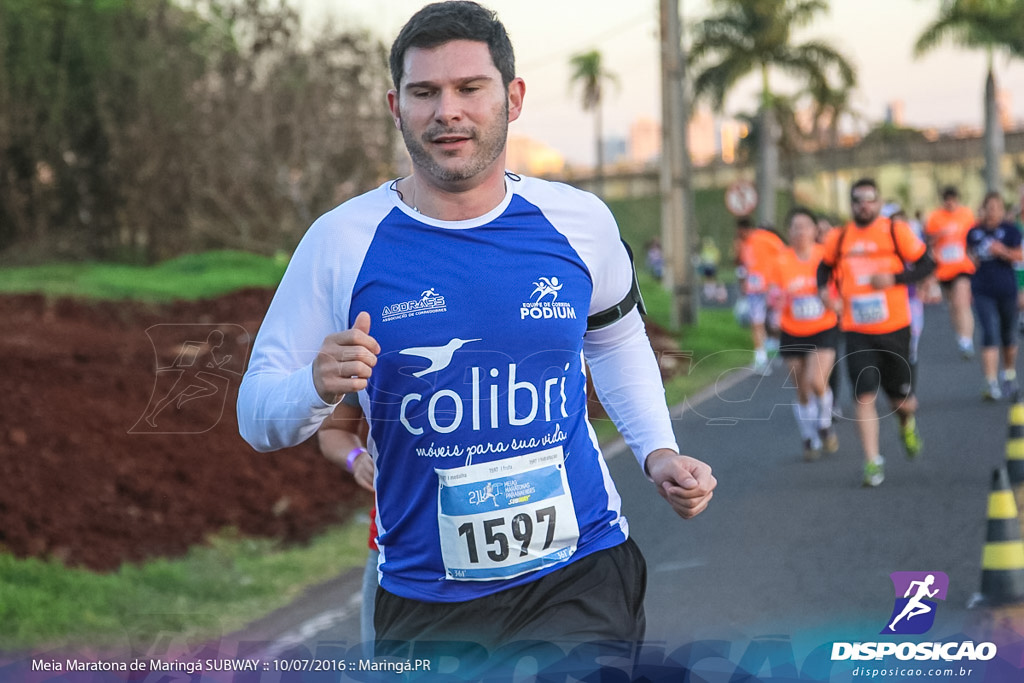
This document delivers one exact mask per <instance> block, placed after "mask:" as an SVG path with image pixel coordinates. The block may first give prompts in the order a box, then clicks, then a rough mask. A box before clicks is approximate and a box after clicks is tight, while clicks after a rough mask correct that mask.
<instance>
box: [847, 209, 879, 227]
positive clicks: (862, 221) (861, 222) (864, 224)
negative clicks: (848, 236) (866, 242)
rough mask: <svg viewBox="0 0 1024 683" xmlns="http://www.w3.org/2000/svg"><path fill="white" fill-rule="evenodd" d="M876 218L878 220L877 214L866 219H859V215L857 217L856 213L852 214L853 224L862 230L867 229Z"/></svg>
mask: <svg viewBox="0 0 1024 683" xmlns="http://www.w3.org/2000/svg"><path fill="white" fill-rule="evenodd" d="M876 218H878V214H877V213H876V214H874V215H873V216H869V217H868V218H861V217H860V216H859V215H857V213H856V212H854V214H853V222H854V223H856V224H857V225H859V226H860V227H862V228H864V227H867V226H869V225H871V224H872V223H874V222H875V219H876Z"/></svg>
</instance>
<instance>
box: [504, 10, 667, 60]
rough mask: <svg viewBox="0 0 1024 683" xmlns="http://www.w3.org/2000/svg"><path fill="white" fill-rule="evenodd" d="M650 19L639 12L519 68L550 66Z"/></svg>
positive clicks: (647, 14)
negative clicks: (570, 45) (625, 20)
mask: <svg viewBox="0 0 1024 683" xmlns="http://www.w3.org/2000/svg"><path fill="white" fill-rule="evenodd" d="M651 19H652V17H651V16H650V13H647V12H645V13H644V14H639V15H637V16H635V17H633V18H632V19H630V20H629V21H627V22H626V23H624V24H617V25H616V26H614V27H612V28H609V29H608V30H607V31H604V32H602V33H599V34H598V35H596V36H593V37H591V38H588V39H587V40H581V41H580V42H579V43H577V44H576V47H573V48H571V49H569V48H562V49H561V50H559V51H558V52H552V53H550V54H548V55H546V56H544V57H538V58H537V59H533V60H531V61H529V62H527V63H526V64H524V65H523V66H522V67H521V70H522V71H523V72H526V71H528V70H534V69H541V68H543V67H546V66H550V65H551V64H555V63H559V62H561V61H564V59H565V57H566V56H568V55H571V54H575V53H578V52H580V51H581V50H584V49H586V48H589V47H592V46H593V45H594V43H600V42H601V41H603V40H605V39H607V38H613V37H621V36H622V34H623V33H624V32H626V31H628V30H629V29H631V28H634V27H636V26H639V25H640V24H643V23H644V22H650V21H651Z"/></svg>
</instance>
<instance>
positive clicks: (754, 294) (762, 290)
mask: <svg viewBox="0 0 1024 683" xmlns="http://www.w3.org/2000/svg"><path fill="white" fill-rule="evenodd" d="M785 247H786V245H785V243H783V241H782V240H781V239H780V238H779V236H778V235H776V234H775V233H774V232H772V231H771V230H765V229H764V228H758V227H756V226H755V225H754V222H753V221H752V220H750V218H748V217H745V216H744V217H741V218H739V219H737V220H736V243H735V248H736V262H737V264H738V267H737V269H736V270H737V273H738V275H739V278H740V293H741V295H742V296H743V297H744V301H745V305H746V307H747V312H748V314H749V317H750V335H751V338H752V341H753V344H754V366H753V369H754V372H756V373H758V374H761V375H767V374H768V373H770V372H771V364H770V361H769V359H768V351H767V349H766V348H765V344H766V342H767V339H768V331H767V322H768V274H769V273H770V272H771V270H772V268H773V267H774V263H775V260H776V258H778V255H779V253H780V252H781V251H782V250H783V249H785Z"/></svg>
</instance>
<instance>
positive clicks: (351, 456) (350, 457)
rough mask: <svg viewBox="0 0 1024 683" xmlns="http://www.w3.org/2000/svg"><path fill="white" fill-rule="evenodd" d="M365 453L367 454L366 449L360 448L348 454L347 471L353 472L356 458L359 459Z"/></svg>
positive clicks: (346, 459) (346, 460)
mask: <svg viewBox="0 0 1024 683" xmlns="http://www.w3.org/2000/svg"><path fill="white" fill-rule="evenodd" d="M365 452H366V449H365V448H363V447H362V446H359V447H358V448H353V449H352V450H350V451H349V452H348V457H346V458H345V469H347V470H348V471H349V472H351V471H352V465H354V464H355V462H356V458H358V457H359V456H360V455H362V454H363V453H365Z"/></svg>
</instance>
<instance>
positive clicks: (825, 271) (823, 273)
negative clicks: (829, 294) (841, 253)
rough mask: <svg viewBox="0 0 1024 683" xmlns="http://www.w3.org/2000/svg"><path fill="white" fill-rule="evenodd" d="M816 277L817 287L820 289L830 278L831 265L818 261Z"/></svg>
mask: <svg viewBox="0 0 1024 683" xmlns="http://www.w3.org/2000/svg"><path fill="white" fill-rule="evenodd" d="M816 277H817V279H818V289H821V288H822V287H824V286H825V285H827V284H828V281H829V280H830V279H831V278H832V266H829V265H825V262H824V261H821V262H819V263H818V272H817V274H816Z"/></svg>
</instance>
